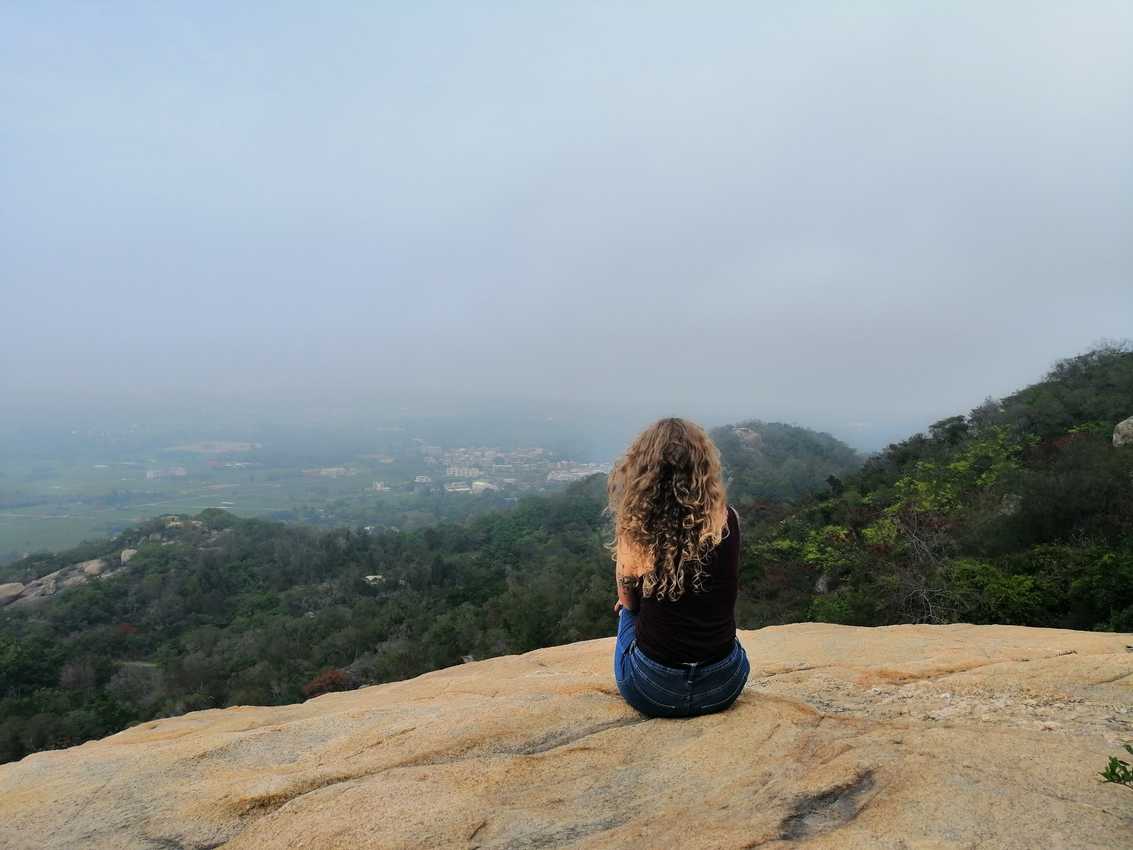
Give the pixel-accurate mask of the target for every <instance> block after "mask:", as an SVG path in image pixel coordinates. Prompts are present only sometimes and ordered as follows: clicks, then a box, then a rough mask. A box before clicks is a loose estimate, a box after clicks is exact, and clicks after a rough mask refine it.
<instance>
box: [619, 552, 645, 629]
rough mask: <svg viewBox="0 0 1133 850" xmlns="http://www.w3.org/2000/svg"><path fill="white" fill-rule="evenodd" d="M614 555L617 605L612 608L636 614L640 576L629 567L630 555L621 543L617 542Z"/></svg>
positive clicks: (639, 595) (639, 600) (638, 601)
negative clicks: (615, 557) (620, 608)
mask: <svg viewBox="0 0 1133 850" xmlns="http://www.w3.org/2000/svg"><path fill="white" fill-rule="evenodd" d="M616 554H617V559H616V560H615V562H614V582H615V583H616V584H617V588H618V604H617V605H615V606H614V611H617V610H618V609H619V607H624V608H627V609H628V610H629V611H630V613H636V612H637V606H638V605H639V604H640V603H641V575H640V573H639V571H637V570H635V569H633V567H631V566H630V565H629V564H630V561H631V553H630V551H629V549H628V547H626V546H625V545H624V544H622V543H621V541H619V542H618V546H617V550H616Z"/></svg>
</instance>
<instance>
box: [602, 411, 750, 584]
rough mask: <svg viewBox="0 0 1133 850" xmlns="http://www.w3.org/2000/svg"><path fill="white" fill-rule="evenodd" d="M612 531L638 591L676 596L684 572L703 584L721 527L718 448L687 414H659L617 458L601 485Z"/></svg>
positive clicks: (616, 552)
mask: <svg viewBox="0 0 1133 850" xmlns="http://www.w3.org/2000/svg"><path fill="white" fill-rule="evenodd" d="M606 492H607V496H608V505H607V507H606V510H607V512H609V513H610V514H612V515H613V526H614V538H613V540H612V541H610V542H609V543H608V544H607V548H609V549H610V550H611V554H612V557H613V559H614V561H615V562H618V563H619V564H620V565H621V566H622V567H623V568H624V569H625V571H626V573H627V574H628V575H638V576H640V578H641V592H642V594H643V595H644V596H651V595H653V594H656V595H657V597H658V598H666V597H667V598H669V599H670V600H672V601H674V602H675V601H676V600H677V599H679V598H680V597H681V595H682V594H683V593H684V591H685V582H686V580H687V578H688V577H689V574H691V580H692V587H693V591H694V592H699V591H703V590H704V589H705V588H704V584H703V579H704V575H705V571H704V561H705V559H706V557H707V555H708V554H709V553H710V552H711V551H712V549H714V548H715V547H716V546H717V545H718V544H719V543H720V541H721V540H722V539H723V538H724V536H725V535H726V534H727V529H728V502H727V494H726V492H725V489H724V478H723V473H722V470H721V466H720V451H719V449H717V448H716V444H715V443H713V442H712V439H711V438H710V437H709V436H708V434H707V432H705V430H704V429H703V428H701V427H700V426H699V425H697V424H696V423H694V422H689V421H688V420H687V419H678V418H669V419H661V420H659V421H657V422H655V423H653V424H652V425H650V426H649V427H648V428H646V429H645V430H644V431H642V432H641V433H640V434H638V436H637V437H636V438H635V439H634V441H633V442H632V443H631V444H630V446H629V448H628V449H626V452H625V454H624V455H622V456H621V457H620V458H618V460H617V462H616V463H615V464H614V468H613V470H612V471H611V472H610V476H609V479H608V481H607V485H606Z"/></svg>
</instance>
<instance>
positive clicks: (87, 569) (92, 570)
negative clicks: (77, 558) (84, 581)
mask: <svg viewBox="0 0 1133 850" xmlns="http://www.w3.org/2000/svg"><path fill="white" fill-rule="evenodd" d="M76 566H77V567H78V569H80V570H82V572H83V574H84V575H88V576H96V575H98V574H99V573H101V572H102V571H103V570H105V569H106V561H104V560H102V558H95V559H94V560H93V561H83V562H82V563H81V564H77V565H76Z"/></svg>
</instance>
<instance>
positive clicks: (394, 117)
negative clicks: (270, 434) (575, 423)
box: [0, 0, 1133, 444]
mask: <svg viewBox="0 0 1133 850" xmlns="http://www.w3.org/2000/svg"><path fill="white" fill-rule="evenodd" d="M253 5H255V4H231V3H206V2H193V3H181V4H172V3H139V4H136V5H135V4H130V3H125V2H108V3H87V2H79V3H74V4H65V3H61V2H56V3H30V2H27V3H7V4H4V5H3V7H0V104H2V112H0V116H2V117H0V288H2V289H0V292H2V298H0V321H2V338H0V366H2V375H0V390H2V391H3V396H2V397H0V405H3V406H10V409H17V408H18V409H20V410H21V411H25V412H26V411H27V410H30V409H33V408H34V406H35V405H37V404H42V403H43V402H44V400H45V399H60V398H66V399H74V400H83V399H90V400H98V399H114V398H122V397H126V396H129V395H131V394H142V395H144V396H145V397H147V398H152V399H161V398H175V397H180V398H182V399H184V398H200V399H203V400H204V401H203V402H202V403H203V404H205V405H206V407H205V408H202V409H206V410H207V403H208V400H209V399H214V398H220V397H232V396H234V395H245V394H246V395H247V396H249V397H250V398H256V399H272V398H288V399H300V400H302V399H329V398H336V399H338V400H340V401H341V400H342V399H349V398H354V397H358V398H362V397H365V398H366V399H367V400H369V401H371V402H372V401H373V400H375V399H383V398H387V397H388V398H394V397H402V396H406V397H408V396H409V395H414V396H415V397H425V398H429V397H435V398H440V397H444V396H446V395H448V394H461V395H473V396H475V395H478V394H480V395H491V396H492V397H510V398H519V399H545V400H547V401H548V402H557V403H559V404H561V403H563V402H575V401H578V402H583V401H585V402H591V403H598V404H604V403H613V402H623V403H626V404H640V405H641V406H642V409H643V410H645V409H649V410H650V411H653V410H657V411H660V410H664V409H672V411H673V412H678V413H686V414H696V415H703V416H705V417H708V418H713V417H715V418H724V417H730V418H740V417H744V416H755V417H761V418H765V419H782V420H786V421H795V422H798V423H800V424H809V425H815V426H818V427H822V428H824V429H827V430H830V431H832V432H834V433H836V434H838V435H839V436H842V437H843V438H845V439H848V440H851V441H853V442H857V443H858V444H868V443H874V442H876V441H877V440H879V439H881V437H882V436H900V435H901V434H902V433H904V432H906V431H907V430H909V429H910V428H913V429H915V428H923V427H924V426H925V425H927V424H928V423H929V422H931V421H933V420H934V419H937V418H939V417H941V416H944V415H948V414H951V413H954V412H959V411H966V410H968V409H970V408H971V407H972V406H974V405H975V404H977V403H979V402H980V401H981V400H982V399H983V398H984V397H985V396H986V395H989V394H991V395H1001V394H1005V393H1007V392H1009V391H1011V390H1013V389H1015V388H1017V387H1019V386H1021V385H1023V384H1026V383H1029V382H1032V381H1034V380H1036V379H1037V378H1039V377H1040V376H1041V374H1042V373H1043V371H1045V369H1046V368H1047V367H1048V366H1049V365H1050V364H1051V362H1052V361H1053V360H1055V359H1057V358H1059V357H1062V356H1067V355H1070V354H1074V353H1078V352H1079V351H1081V350H1083V349H1085V348H1087V347H1088V346H1089V345H1090V344H1091V343H1093V342H1095V341H1096V340H1098V339H1100V338H1103V337H1109V338H1121V337H1129V336H1133V49H1130V45H1133V4H1130V3H1129V2H1127V0H1116V2H1112V3H1104V2H1089V0H1085V1H1084V2H1077V3H1066V2H1061V0H1060V2H1048V3H1043V2H1032V1H1031V0H1028V2H1020V3H1007V2H994V3H988V2H972V3H948V4H931V8H930V4H924V3H905V2H891V3H867V2H854V3H807V2H800V3H756V2H748V0H745V2H736V3H707V2H706V3H688V2H680V3H661V2H639V3H612V2H601V3H594V4H587V3H577V2H570V3H565V2H564V3H550V2H546V3H528V2H519V0H517V1H516V2H513V3H498V4H497V3H487V2H476V3H467V2H451V3H423V2H404V3H388V2H387V3H358V4H348V3H325V4H314V3H307V2H304V3H294V4H289V3H279V2H273V3H264V4H260V5H259V6H258V8H252V7H253ZM175 7H176V8H175ZM1131 412H1133V410H1131ZM855 435H857V439H855Z"/></svg>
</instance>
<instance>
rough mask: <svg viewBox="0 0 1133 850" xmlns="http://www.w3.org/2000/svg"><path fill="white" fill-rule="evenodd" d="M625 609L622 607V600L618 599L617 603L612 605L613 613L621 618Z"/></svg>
mask: <svg viewBox="0 0 1133 850" xmlns="http://www.w3.org/2000/svg"><path fill="white" fill-rule="evenodd" d="M625 607H626V606H624V605H622V600H620V599H619V600H618V601H617V602H615V603H614V613H615V614H617V615H619V616H621V613H622V609H623V608H625Z"/></svg>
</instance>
